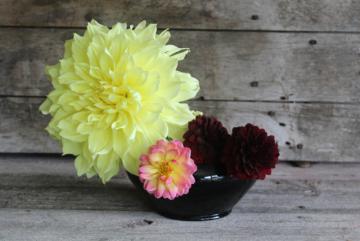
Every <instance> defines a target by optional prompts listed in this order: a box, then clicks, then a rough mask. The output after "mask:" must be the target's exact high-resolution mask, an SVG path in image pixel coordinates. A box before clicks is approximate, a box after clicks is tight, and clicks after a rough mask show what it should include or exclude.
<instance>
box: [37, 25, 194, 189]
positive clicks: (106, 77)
mask: <svg viewBox="0 0 360 241" xmlns="http://www.w3.org/2000/svg"><path fill="white" fill-rule="evenodd" d="M156 31H157V27H156V25H155V24H149V25H146V22H141V23H140V24H139V25H137V26H136V27H135V28H134V27H133V26H130V27H129V28H128V27H127V26H126V24H122V23H118V24H116V25H114V26H113V27H112V28H111V29H109V28H108V27H106V26H103V25H101V24H99V23H97V22H96V21H94V20H93V21H92V22H91V23H89V24H88V26H87V30H86V31H85V33H84V35H83V36H80V35H78V34H74V37H73V39H71V40H68V41H66V43H65V53H64V58H62V59H61V60H60V61H59V63H58V64H56V65H52V66H48V67H47V69H46V72H47V74H48V76H49V78H50V79H51V82H52V84H53V87H54V89H53V90H52V91H51V92H50V93H49V95H48V96H47V98H46V100H45V101H44V103H43V104H42V105H41V106H40V110H41V111H42V112H43V113H44V114H50V115H51V116H52V119H51V121H50V122H49V125H48V127H47V128H46V129H47V131H48V132H49V133H50V134H51V135H52V136H53V137H55V138H56V139H58V140H59V141H60V142H61V144H62V148H63V153H64V154H73V155H75V156H77V157H76V159H75V167H76V169H77V173H78V175H83V174H86V175H87V176H88V177H90V176H93V175H95V174H98V175H99V176H100V178H101V179H102V181H103V182H104V183H105V182H107V181H108V180H110V178H111V177H113V176H114V175H116V174H117V173H118V171H119V168H120V166H121V165H123V166H124V168H125V169H126V170H127V171H129V172H131V173H132V174H135V175H138V168H139V157H140V155H141V153H143V152H145V151H146V150H147V149H148V148H149V147H150V146H151V145H152V144H153V143H155V142H156V140H159V139H164V138H166V137H167V136H170V137H172V138H175V139H181V136H182V134H183V133H184V131H185V130H186V125H187V123H188V122H189V121H190V120H192V119H193V118H194V117H195V116H194V113H193V112H192V111H191V110H190V109H189V107H188V105H187V104H184V103H181V102H183V101H186V100H188V99H190V98H193V97H194V96H195V95H196V93H197V92H198V91H199V83H198V80H196V79H195V78H193V77H192V76H191V75H190V74H188V73H183V72H180V71H178V70H177V65H178V62H179V61H180V60H182V59H184V57H185V55H186V54H187V53H188V52H189V50H188V49H183V48H178V47H176V46H174V45H168V44H167V42H168V40H169V38H170V33H169V32H168V31H167V30H165V31H163V32H161V33H160V34H157V33H156Z"/></svg>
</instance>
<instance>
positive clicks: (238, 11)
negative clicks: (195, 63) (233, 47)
mask: <svg viewBox="0 0 360 241" xmlns="http://www.w3.org/2000/svg"><path fill="white" fill-rule="evenodd" d="M359 10H360V2H359V1H351V0H342V1H328V0H317V1H291V0H241V1H238V0H211V1H208V0H196V1H194V0H187V1H177V0H169V1H160V0H140V1H129V0H120V1H118V0H107V1H101V0H80V1H69V0H67V1H48V0H2V1H1V2H0V25H2V26H57V27H83V26H85V25H86V22H87V21H89V20H91V19H92V18H95V19H98V20H99V21H102V22H104V23H106V24H108V25H112V24H114V23H115V22H118V21H127V22H130V23H133V24H135V23H138V22H139V21H141V20H143V19H146V20H148V21H152V22H156V23H159V25H160V26H161V27H164V28H165V27H166V28H167V27H171V28H185V29H186V28H187V29H231V30H239V29H241V30H244V29H245V30H249V29H251V30H254V29H255V30H285V31H289V30H290V31H294V30H295V31H296V30H301V31H359V30H360V16H359V14H358V12H359Z"/></svg>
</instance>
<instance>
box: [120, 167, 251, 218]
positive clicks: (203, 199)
mask: <svg viewBox="0 0 360 241" xmlns="http://www.w3.org/2000/svg"><path fill="white" fill-rule="evenodd" d="M127 175H128V177H129V178H130V180H131V182H132V183H133V184H134V185H135V186H136V188H137V189H138V190H139V191H140V192H141V193H142V195H143V196H144V198H145V199H146V201H147V202H148V203H149V204H150V205H151V206H152V207H153V208H154V209H155V211H157V212H158V213H159V214H161V215H163V216H165V217H168V218H171V219H178V220H188V221H205V220H213V219H218V218H221V217H225V216H226V215H228V214H229V213H230V212H231V210H232V208H233V207H234V206H235V204H236V203H237V202H238V201H239V200H240V199H241V198H242V197H243V196H244V195H245V193H246V192H247V191H248V190H249V189H250V188H251V187H252V185H253V184H254V183H255V180H237V179H234V178H231V177H228V176H219V175H209V173H206V171H205V172H204V171H201V169H200V170H198V171H197V172H196V173H195V174H194V177H195V183H194V184H193V185H192V186H191V188H190V191H189V193H188V194H186V195H183V196H180V197H177V198H175V199H174V200H168V199H163V198H159V199H157V198H155V197H154V196H153V195H151V194H149V193H148V192H147V191H146V190H145V189H144V188H143V184H142V183H141V182H140V180H139V177H138V176H135V175H133V174H131V173H127Z"/></svg>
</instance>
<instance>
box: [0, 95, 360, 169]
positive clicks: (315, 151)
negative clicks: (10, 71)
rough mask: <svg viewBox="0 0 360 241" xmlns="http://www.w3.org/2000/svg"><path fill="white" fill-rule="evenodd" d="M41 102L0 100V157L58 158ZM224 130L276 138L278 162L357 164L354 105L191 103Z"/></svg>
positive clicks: (359, 138) (359, 115)
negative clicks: (254, 129)
mask: <svg viewBox="0 0 360 241" xmlns="http://www.w3.org/2000/svg"><path fill="white" fill-rule="evenodd" d="M42 101H43V98H37V97H36V98H35V97H34V98H30V97H28V98H19V97H7V98H4V97H3V98H0V113H1V115H0V152H10V153H17V152H19V153H59V152H60V151H61V150H60V148H59V146H58V145H57V143H56V142H55V141H53V140H51V138H50V137H49V136H48V134H47V133H46V132H45V131H44V128H45V127H46V125H47V122H48V120H49V117H48V116H42V115H41V113H40V112H39V111H38V106H39V104H40V103H41V102H42ZM190 105H191V106H192V107H193V108H194V109H198V110H201V111H203V112H204V113H206V114H208V115H216V116H217V117H218V118H219V119H220V120H221V121H223V122H224V123H225V125H226V126H227V127H228V128H229V130H230V128H231V127H234V126H238V125H243V124H246V123H248V122H251V123H254V124H257V125H259V126H261V127H263V128H265V129H266V130H268V131H269V133H271V134H273V135H275V136H276V138H277V140H278V142H279V145H280V148H281V156H280V158H281V159H282V160H293V161H298V160H305V161H319V162H320V161H330V162H337V161H343V162H360V159H359V156H360V153H359V152H360V150H359V148H357V147H356V146H354V145H355V143H359V142H360V128H359V127H360V105H350V104H316V103H314V104H309V103H272V102H232V101H192V102H190Z"/></svg>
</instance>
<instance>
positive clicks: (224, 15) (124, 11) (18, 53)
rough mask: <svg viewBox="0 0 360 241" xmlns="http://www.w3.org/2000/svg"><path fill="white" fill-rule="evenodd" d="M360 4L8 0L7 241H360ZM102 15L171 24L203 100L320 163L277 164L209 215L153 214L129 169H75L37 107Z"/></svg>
mask: <svg viewBox="0 0 360 241" xmlns="http://www.w3.org/2000/svg"><path fill="white" fill-rule="evenodd" d="M359 13H360V0H341V1H340V0H339V1H338V0H316V1H315V0H314V1H311V0H299V1H290V0H184V1H180V0H137V1H131V0H103V1H101V0H0V240H6V241H7V240H24V239H26V240H34V241H35V240H36V241H39V240H46V241H48V240H102V241H104V240H119V239H124V240H179V241H180V240H186V241H190V240H267V241H272V240H274V241H275V240H276V241H279V240H280V241H281V240H293V241H296V240H324V241H335V240H336V241H338V240H343V241H355V240H359V237H360V202H359V200H360V190H359V187H360V174H359V173H360V172H359V170H360V148H359V143H360V79H359V78H360V14H359ZM92 18H94V19H96V20H98V21H99V22H102V23H104V24H107V25H109V26H111V25H113V24H114V23H115V22H117V21H124V22H125V21H126V22H128V23H132V24H137V23H138V22H140V21H141V20H143V19H146V20H148V21H149V22H156V23H158V25H159V27H160V28H162V29H164V28H170V29H171V33H172V39H171V42H172V43H174V44H177V45H179V46H181V47H189V48H191V53H190V54H189V55H188V57H187V58H186V59H185V60H184V61H183V63H182V64H181V65H180V68H181V69H182V70H185V71H189V72H191V73H192V74H193V75H194V76H195V77H197V78H198V79H199V80H200V83H201V93H200V94H199V96H198V97H197V98H196V99H195V100H192V101H190V105H191V106H193V107H194V108H197V109H200V110H202V111H204V112H205V113H207V114H214V115H217V116H218V117H219V118H220V119H221V120H222V121H223V122H224V123H225V124H226V125H227V126H228V127H232V126H235V125H240V124H245V123H247V122H253V123H255V124H258V125H260V126H262V127H264V128H266V129H267V130H268V131H269V132H270V133H272V134H274V135H275V136H276V137H277V139H278V142H279V145H280V147H281V156H280V158H281V160H282V161H290V162H292V163H296V164H297V165H300V164H301V166H306V165H302V164H304V163H305V164H306V163H307V166H310V167H309V168H298V167H294V166H292V165H289V163H286V162H283V163H281V164H279V166H278V167H277V168H276V169H275V171H274V174H273V175H272V176H271V177H270V178H269V179H267V180H266V181H264V182H257V183H256V184H255V186H254V187H253V188H252V189H251V190H250V191H249V193H248V194H247V195H246V196H245V198H244V199H243V200H242V201H241V202H240V203H239V205H237V206H236V207H235V208H234V211H233V214H232V215H230V216H229V217H227V218H225V219H222V220H218V221H213V222H201V223H184V222H176V221H170V220H167V219H164V218H162V217H160V216H158V215H156V214H155V213H153V212H151V211H150V210H149V209H148V208H147V207H146V205H144V204H143V203H142V202H141V201H140V200H139V199H138V198H137V197H136V194H135V192H134V188H133V187H132V186H131V185H130V183H129V181H127V180H126V179H125V178H124V176H123V175H119V176H118V177H116V178H114V179H113V180H112V181H111V182H110V183H108V184H107V185H106V186H105V187H104V186H103V185H102V184H100V182H99V180H97V179H90V180H88V179H85V178H79V177H77V176H76V174H75V171H74V167H73V158H72V157H61V156H60V148H59V146H58V144H57V143H56V142H55V141H53V140H52V139H50V137H49V136H48V134H47V133H46V132H45V131H44V128H45V126H46V125H47V122H48V121H49V117H46V116H43V115H41V114H40V112H39V111H38V107H39V104H40V103H41V102H42V101H43V100H44V98H45V96H46V94H47V93H48V92H49V90H50V82H49V81H48V80H47V79H46V77H45V75H44V66H45V64H54V63H55V62H56V61H57V60H58V59H59V58H60V57H61V56H62V54H63V43H64V40H66V39H69V38H71V37H72V34H73V33H74V32H77V33H82V32H83V31H84V29H85V26H86V23H87V21H89V20H91V19H92ZM309 163H310V164H309ZM168 230H171V231H172V233H168Z"/></svg>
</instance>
